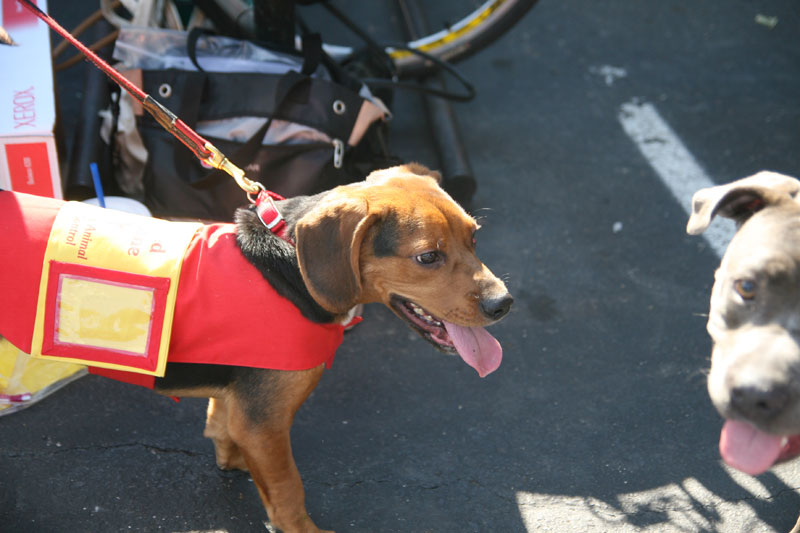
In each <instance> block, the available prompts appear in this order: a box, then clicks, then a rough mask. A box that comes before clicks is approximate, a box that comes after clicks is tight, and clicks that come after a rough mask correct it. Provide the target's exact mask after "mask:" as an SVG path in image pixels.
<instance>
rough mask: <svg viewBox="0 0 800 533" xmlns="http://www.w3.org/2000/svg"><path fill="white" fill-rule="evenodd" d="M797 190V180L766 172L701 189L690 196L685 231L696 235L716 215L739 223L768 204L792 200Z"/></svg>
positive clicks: (799, 189) (798, 188) (704, 228)
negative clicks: (690, 210) (690, 209)
mask: <svg viewBox="0 0 800 533" xmlns="http://www.w3.org/2000/svg"><path fill="white" fill-rule="evenodd" d="M798 193H800V181H798V180H796V179H795V178H792V177H790V176H786V175H784V174H778V173H777V172H768V171H762V172H759V173H758V174H754V175H753V176H749V177H747V178H742V179H740V180H737V181H734V182H732V183H728V184H726V185H717V186H716V187H708V188H706V189H701V190H699V191H697V192H696V193H695V194H694V196H693V197H692V214H691V216H690V217H689V222H688V224H687V225H686V231H687V233H689V234H691V235H699V234H700V233H702V232H703V231H705V230H706V228H708V226H709V224H711V221H712V220H713V218H714V217H715V216H716V215H720V216H723V217H726V218H731V219H733V220H735V221H736V223H737V224H742V223H744V221H745V220H747V219H748V218H750V217H751V216H752V215H753V213H755V212H757V211H759V210H761V209H762V208H764V207H766V206H768V205H775V204H778V203H781V202H786V201H793V200H795V198H796V197H797V195H798Z"/></svg>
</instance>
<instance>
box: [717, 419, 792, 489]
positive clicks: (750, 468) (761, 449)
mask: <svg viewBox="0 0 800 533" xmlns="http://www.w3.org/2000/svg"><path fill="white" fill-rule="evenodd" d="M781 440H782V437H780V436H777V435H770V434H768V433H764V432H763V431H761V430H759V429H757V428H756V427H755V426H753V425H752V424H748V423H747V422H741V421H739V420H728V421H727V422H725V425H724V426H722V433H721V435H720V438H719V452H720V454H721V455H722V459H723V460H724V461H725V462H726V463H727V464H728V465H730V466H732V467H734V468H736V469H737V470H741V471H742V472H744V473H746V474H750V475H751V476H755V475H758V474H761V473H762V472H765V471H766V470H767V469H768V468H769V467H771V466H772V465H773V463H775V461H776V460H777V459H778V455H779V454H780V452H781Z"/></svg>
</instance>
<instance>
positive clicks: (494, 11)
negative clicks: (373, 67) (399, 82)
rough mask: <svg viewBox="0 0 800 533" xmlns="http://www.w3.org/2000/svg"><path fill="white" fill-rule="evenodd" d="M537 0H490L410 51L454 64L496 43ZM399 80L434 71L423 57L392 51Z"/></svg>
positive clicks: (417, 43)
mask: <svg viewBox="0 0 800 533" xmlns="http://www.w3.org/2000/svg"><path fill="white" fill-rule="evenodd" d="M537 1H538V0H488V1H486V2H483V3H482V4H481V5H480V6H478V7H477V8H476V9H475V10H474V11H472V12H471V13H469V14H468V15H467V16H465V17H463V18H462V19H460V20H458V21H457V22H455V23H452V24H448V25H447V26H446V27H445V28H443V29H442V30H440V31H438V32H436V33H432V34H430V35H427V36H425V37H422V38H419V39H415V40H414V41H411V42H409V43H408V44H407V46H408V47H409V48H414V49H416V50H421V51H423V52H427V53H429V54H431V55H433V56H435V57H437V58H439V59H442V60H444V61H449V62H451V63H455V62H457V61H460V60H462V59H465V58H467V57H469V56H471V55H473V54H474V53H476V52H478V51H479V50H482V49H483V48H485V47H486V46H488V45H490V44H491V43H493V42H494V41H495V40H497V39H498V38H499V37H500V36H502V35H503V34H505V33H506V32H507V31H508V30H510V29H511V27H512V26H514V25H515V24H516V23H517V22H518V21H519V20H520V19H521V18H522V16H523V15H525V13H527V12H528V10H530V9H531V8H532V7H533V6H534V5H535V4H536V2H537ZM388 52H389V56H390V57H391V58H392V59H393V60H394V63H395V65H397V70H398V74H399V75H400V77H403V78H407V77H412V76H419V75H422V74H425V72H426V71H427V70H428V69H433V68H435V66H434V65H432V64H431V63H430V62H428V61H426V60H425V59H424V58H423V57H421V56H419V55H416V54H413V53H411V52H408V51H406V50H389V51H388Z"/></svg>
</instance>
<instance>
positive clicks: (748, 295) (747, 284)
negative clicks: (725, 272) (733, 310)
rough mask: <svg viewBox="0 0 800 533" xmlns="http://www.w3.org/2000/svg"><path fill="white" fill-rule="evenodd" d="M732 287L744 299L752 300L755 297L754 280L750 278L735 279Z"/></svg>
mask: <svg viewBox="0 0 800 533" xmlns="http://www.w3.org/2000/svg"><path fill="white" fill-rule="evenodd" d="M733 288H734V289H736V292H737V293H739V296H741V297H742V298H743V299H745V300H752V299H753V298H755V297H756V282H755V281H753V280H751V279H737V280H736V282H735V283H734V284H733Z"/></svg>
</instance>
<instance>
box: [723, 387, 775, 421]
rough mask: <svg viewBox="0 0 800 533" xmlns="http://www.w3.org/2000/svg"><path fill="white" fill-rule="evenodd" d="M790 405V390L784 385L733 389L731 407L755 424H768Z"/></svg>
mask: <svg viewBox="0 0 800 533" xmlns="http://www.w3.org/2000/svg"><path fill="white" fill-rule="evenodd" d="M788 403H789V390H788V387H786V386H784V385H774V386H772V387H769V388H760V387H753V386H739V387H734V388H733V389H731V405H732V407H733V408H734V409H736V411H737V412H739V413H740V414H742V415H744V417H746V418H747V419H748V420H751V421H753V422H766V421H768V420H770V419H771V418H774V417H775V416H776V415H777V414H779V413H780V412H781V411H782V410H783V409H784V407H786V405H787V404H788Z"/></svg>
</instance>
